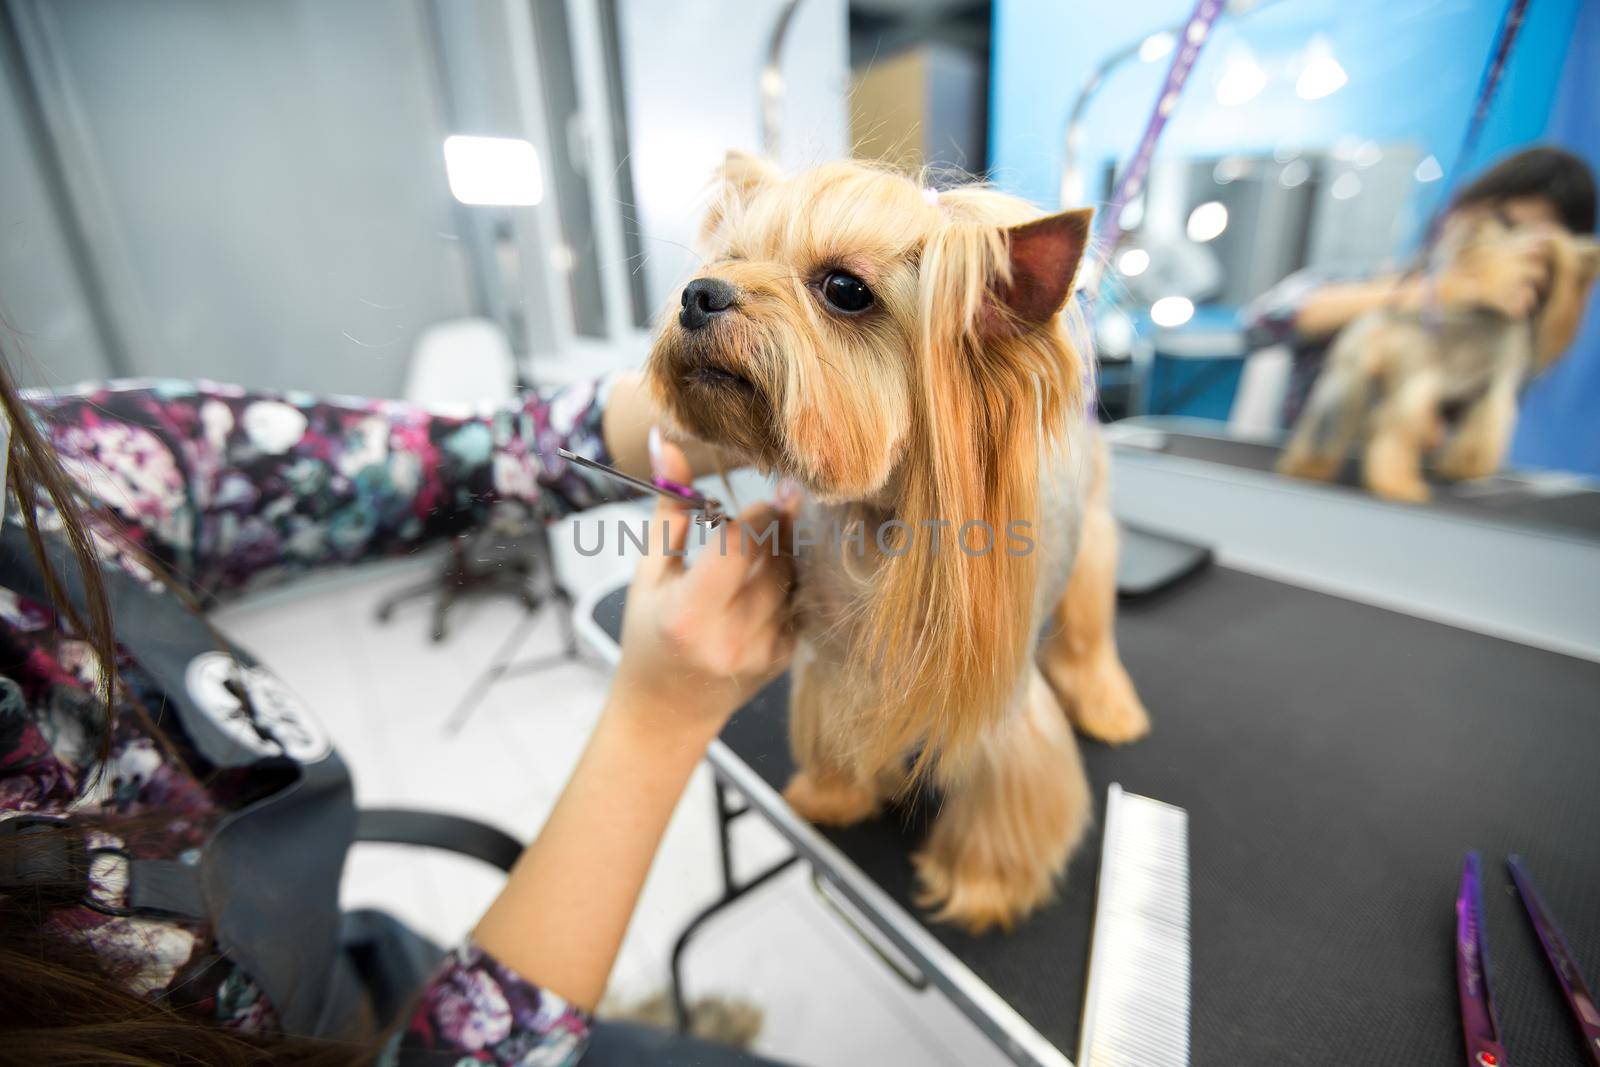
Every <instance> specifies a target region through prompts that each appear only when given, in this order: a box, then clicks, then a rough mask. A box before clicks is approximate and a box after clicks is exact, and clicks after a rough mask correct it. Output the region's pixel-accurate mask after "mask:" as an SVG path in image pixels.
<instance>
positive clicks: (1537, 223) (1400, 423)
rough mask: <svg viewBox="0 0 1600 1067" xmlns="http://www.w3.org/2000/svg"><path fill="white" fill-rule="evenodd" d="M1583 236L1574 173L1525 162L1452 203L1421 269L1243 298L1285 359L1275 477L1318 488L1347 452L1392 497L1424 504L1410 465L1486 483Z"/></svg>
mask: <svg viewBox="0 0 1600 1067" xmlns="http://www.w3.org/2000/svg"><path fill="white" fill-rule="evenodd" d="M1594 228H1595V181H1594V176H1593V174H1592V173H1591V172H1590V170H1589V168H1588V166H1587V165H1586V164H1585V163H1584V162H1583V161H1582V160H1581V159H1579V158H1578V157H1576V156H1574V155H1571V154H1570V153H1567V152H1564V151H1561V150H1560V149H1556V148H1533V149H1528V150H1526V151H1523V152H1520V153H1518V154H1516V155H1514V156H1511V157H1509V158H1507V159H1505V160H1503V161H1501V162H1500V163H1498V164H1497V165H1495V166H1494V167H1492V168H1491V169H1489V170H1488V171H1486V172H1484V173H1483V174H1482V175H1480V176H1479V177H1478V178H1477V179H1476V180H1474V181H1472V182H1470V183H1469V184H1467V185H1466V186H1464V187H1463V188H1462V189H1461V191H1460V192H1459V193H1457V194H1456V196H1455V198H1454V199H1453V200H1452V202H1451V204H1450V207H1449V209H1448V211H1447V212H1446V214H1445V216H1444V218H1443V219H1442V220H1441V222H1440V225H1439V226H1438V228H1437V233H1438V238H1437V240H1436V242H1435V243H1434V245H1433V246H1432V248H1431V250H1430V254H1429V257H1428V259H1429V267H1428V269H1426V270H1419V271H1415V272H1411V273H1407V274H1400V275H1389V276H1384V277H1377V278H1371V279H1367V280H1359V281H1357V280H1344V279H1335V278H1333V277H1331V276H1329V275H1328V274H1326V273H1320V274H1319V273H1318V272H1315V271H1302V272H1300V273H1298V274H1295V275H1291V276H1290V277H1289V278H1287V279H1285V280H1284V281H1283V282H1281V283H1279V284H1278V285H1277V286H1276V287H1274V288H1273V289H1272V290H1270V291H1269V292H1268V293H1266V294H1265V295H1264V296H1262V297H1261V298H1259V299H1258V300H1256V301H1255V302H1254V303H1253V304H1252V305H1251V307H1250V308H1249V309H1248V310H1247V313H1246V314H1247V320H1248V325H1249V327H1250V330H1251V334H1252V341H1253V342H1254V343H1255V344H1258V345H1262V344H1271V343H1276V342H1288V343H1289V344H1290V345H1291V346H1292V347H1293V350H1294V373H1293V376H1292V381H1291V385H1290V389H1289V395H1288V398H1287V400H1286V403H1285V410H1284V415H1285V422H1286V423H1288V424H1293V425H1294V426H1295V427H1296V432H1295V435H1294V438H1293V439H1292V441H1291V444H1290V447H1289V450H1288V452H1287V454H1286V456H1285V461H1284V464H1283V467H1282V469H1284V470H1285V471H1286V472H1287V473H1292V474H1297V475H1301V476H1305V477H1312V478H1323V479H1326V478H1331V477H1334V476H1336V474H1337V473H1338V471H1339V470H1340V468H1341V467H1342V466H1343V463H1344V460H1345V459H1346V457H1347V456H1348V455H1349V454H1350V453H1351V452H1352V451H1353V450H1357V449H1359V450H1360V451H1361V452H1362V453H1363V460H1364V463H1363V474H1364V478H1365V480H1366V482H1367V483H1368V485H1369V486H1371V487H1372V488H1373V489H1374V490H1375V491H1377V492H1379V493H1381V494H1382V495H1385V496H1390V497H1395V498H1400V499H1422V498H1424V497H1426V495H1427V489H1426V486H1425V485H1424V484H1423V482H1422V479H1421V473H1420V466H1421V463H1422V461H1423V458H1424V457H1425V456H1429V455H1431V457H1432V460H1433V463H1434V466H1435V467H1436V469H1437V470H1438V472H1439V473H1440V474H1443V475H1445V476H1446V477H1451V478H1466V477H1478V476H1482V475H1485V474H1488V473H1492V472H1493V471H1494V470H1495V469H1497V468H1498V466H1499V464H1500V460H1501V459H1502V458H1503V455H1504V452H1505V449H1506V447H1507V445H1508V444H1509V440H1510V434H1511V428H1512V425H1513V424H1514V421H1515V415H1516V397H1517V391H1518V390H1519V389H1520V388H1521V386H1522V385H1523V384H1524V383H1525V382H1526V380H1527V378H1529V377H1530V376H1532V375H1533V374H1536V373H1538V372H1539V371H1541V370H1543V369H1545V368H1547V367H1548V366H1549V365H1550V364H1551V363H1553V362H1554V361H1555V360H1556V359H1557V358H1559V357H1560V355H1561V354H1562V353H1563V352H1564V351H1565V350H1566V348H1567V346H1568V345H1570V344H1571V342H1572V339H1573V337H1574V335H1575V334H1576V332H1577V329H1578V325H1579V323H1580V321H1581V318H1582V314H1583V307H1584V304H1585V303H1586V302H1587V298H1588V292H1589V287H1590V285H1591V283H1592V282H1593V280H1594V277H1595V273H1596V268H1597V266H1600V250H1597V247H1596V245H1595V243H1594V241H1593V240H1592V239H1591V238H1590V237H1588V236H1587V235H1589V234H1592V233H1593V232H1594ZM1579 235H1582V236H1579Z"/></svg>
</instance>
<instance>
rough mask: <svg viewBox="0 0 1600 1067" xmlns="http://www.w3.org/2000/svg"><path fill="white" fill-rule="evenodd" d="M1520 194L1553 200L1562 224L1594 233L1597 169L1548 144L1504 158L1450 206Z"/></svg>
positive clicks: (1570, 228)
mask: <svg viewBox="0 0 1600 1067" xmlns="http://www.w3.org/2000/svg"><path fill="white" fill-rule="evenodd" d="M1519 196H1537V197H1541V198H1543V199H1545V200H1548V201H1550V204H1551V206H1552V207H1554V208H1555V209H1556V217H1557V218H1559V219H1560V220H1561V225H1563V226H1565V227H1566V228H1567V229H1568V230H1570V231H1571V232H1573V233H1593V232H1594V228H1595V189H1594V171H1592V170H1590V169H1589V164H1587V163H1585V162H1584V161H1583V160H1582V159H1581V158H1579V157H1578V156H1575V155H1573V154H1572V153H1571V152H1568V151H1566V150H1565V149H1561V148H1553V147H1550V146H1548V145H1540V146H1539V147H1537V148H1528V149H1524V150H1523V151H1521V152H1518V153H1517V154H1516V155H1512V156H1507V157H1506V158H1504V159H1502V160H1501V161H1500V162H1498V163H1496V164H1495V165H1494V166H1492V167H1490V168H1489V169H1488V170H1486V171H1484V172H1483V173H1482V174H1480V175H1478V176H1477V177H1476V178H1474V179H1473V180H1472V181H1470V182H1468V183H1467V184H1466V185H1465V186H1463V187H1462V188H1461V190H1460V191H1459V192H1457V193H1456V195H1455V197H1454V199H1452V200H1451V204H1450V206H1451V207H1452V208H1458V207H1467V206H1469V205H1473V204H1485V203H1493V202H1495V201H1499V200H1509V199H1512V198H1513V197H1519Z"/></svg>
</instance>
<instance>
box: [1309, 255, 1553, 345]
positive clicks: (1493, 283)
mask: <svg viewBox="0 0 1600 1067" xmlns="http://www.w3.org/2000/svg"><path fill="white" fill-rule="evenodd" d="M1549 256H1550V251H1549V246H1548V244H1547V243H1546V242H1545V241H1544V240H1543V239H1542V238H1540V237H1538V236H1536V235H1535V236H1527V235H1517V236H1513V237H1511V238H1509V239H1507V240H1505V241H1500V242H1497V243H1496V244H1494V245H1491V246H1485V247H1483V248H1480V249H1477V250H1475V251H1474V252H1473V253H1471V254H1469V255H1467V256H1466V257H1464V258H1463V259H1462V260H1461V261H1460V262H1458V263H1457V264H1456V265H1455V266H1454V267H1452V268H1451V269H1449V270H1446V271H1441V272H1440V274H1439V276H1438V279H1437V281H1436V283H1435V284H1436V286H1437V290H1436V298H1437V300H1438V301H1439V303H1440V305H1442V306H1452V305H1456V306H1459V305H1464V304H1466V305H1476V306H1480V307H1487V308H1491V309H1493V310H1495V311H1499V312H1500V313H1502V314H1504V315H1506V316H1507V317H1508V318H1513V319H1520V318H1525V317H1526V316H1527V315H1529V314H1530V313H1531V312H1532V311H1533V309H1534V306H1535V305H1536V304H1537V303H1538V300H1539V292H1540V290H1541V289H1542V288H1543V287H1544V286H1545V284H1546V282H1547V280H1548V278H1549V274H1550V262H1549ZM1427 287H1428V283H1427V280H1426V279H1425V278H1423V277H1420V276H1418V275H1404V276H1402V275H1388V276H1386V277H1383V278H1374V279H1373V280H1372V281H1369V282H1349V283H1343V284H1332V285H1324V286H1322V287H1320V288H1318V289H1316V290H1314V291H1313V292H1311V293H1310V294H1308V295H1307V296H1306V297H1305V300H1304V302H1303V303H1301V305H1300V310H1299V311H1298V312H1297V313H1296V315H1295V318H1294V328H1295V331H1296V332H1297V333H1299V334H1300V335H1301V336H1302V337H1323V336H1326V335H1328V334H1331V333H1335V332H1337V331H1339V330H1342V329H1344V327H1345V326H1346V325H1348V324H1349V323H1350V322H1351V321H1352V320H1354V319H1356V318H1359V317H1360V316H1362V315H1364V314H1366V313H1367V312H1369V311H1372V310H1373V309H1375V308H1380V307H1394V308H1402V309H1404V310H1408V311H1414V310H1416V309H1417V308H1420V307H1422V306H1423V304H1424V303H1426V302H1427V300H1428V288H1427Z"/></svg>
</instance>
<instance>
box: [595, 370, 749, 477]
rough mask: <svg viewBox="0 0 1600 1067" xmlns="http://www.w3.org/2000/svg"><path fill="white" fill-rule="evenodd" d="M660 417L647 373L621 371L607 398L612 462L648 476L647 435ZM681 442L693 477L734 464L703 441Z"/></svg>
mask: <svg viewBox="0 0 1600 1067" xmlns="http://www.w3.org/2000/svg"><path fill="white" fill-rule="evenodd" d="M660 421H661V413H660V411H659V410H658V409H657V407H656V404H655V401H653V400H652V399H651V398H650V392H649V389H648V388H647V387H646V386H645V382H644V375H642V374H640V373H638V372H629V373H626V374H621V375H619V376H618V377H617V379H616V383H615V384H614V385H612V387H611V397H610V399H609V400H608V401H607V402H606V412H605V422H604V430H603V432H604V434H605V439H606V451H608V452H610V453H611V460H612V463H613V464H614V465H615V466H617V467H618V468H620V469H622V470H624V471H627V472H628V473H629V474H631V475H633V476H634V477H635V478H648V477H649V476H650V453H649V447H648V442H647V440H646V438H647V436H648V434H649V432H650V427H652V426H654V425H655V424H657V423H658V422H660ZM680 444H681V445H682V449H683V453H684V455H685V456H686V457H688V460H689V470H690V472H691V474H692V476H694V477H699V476H700V475H702V474H715V473H718V472H719V471H722V470H723V469H725V468H726V467H728V466H730V465H731V464H729V463H727V462H724V461H722V460H721V459H720V458H719V457H718V455H717V452H716V450H715V449H713V448H712V447H711V446H710V445H707V444H705V443H703V442H700V441H682V442H680Z"/></svg>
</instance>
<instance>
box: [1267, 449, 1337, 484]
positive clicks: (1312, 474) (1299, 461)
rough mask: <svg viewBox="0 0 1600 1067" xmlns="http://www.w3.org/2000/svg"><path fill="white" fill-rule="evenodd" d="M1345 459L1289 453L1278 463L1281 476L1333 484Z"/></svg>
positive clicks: (1306, 453) (1307, 453)
mask: <svg viewBox="0 0 1600 1067" xmlns="http://www.w3.org/2000/svg"><path fill="white" fill-rule="evenodd" d="M1343 465H1344V463H1343V457H1342V456H1334V457H1332V458H1330V457H1328V456H1318V455H1313V454H1311V453H1309V452H1289V453H1285V454H1284V457H1283V458H1282V459H1280V460H1279V461H1278V466H1277V471H1278V473H1279V474H1282V475H1285V476H1287V477H1290V478H1305V479H1307V480H1309V481H1314V482H1331V481H1333V479H1334V478H1335V477H1336V476H1337V475H1338V473H1339V468H1340V467H1341V466H1343Z"/></svg>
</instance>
